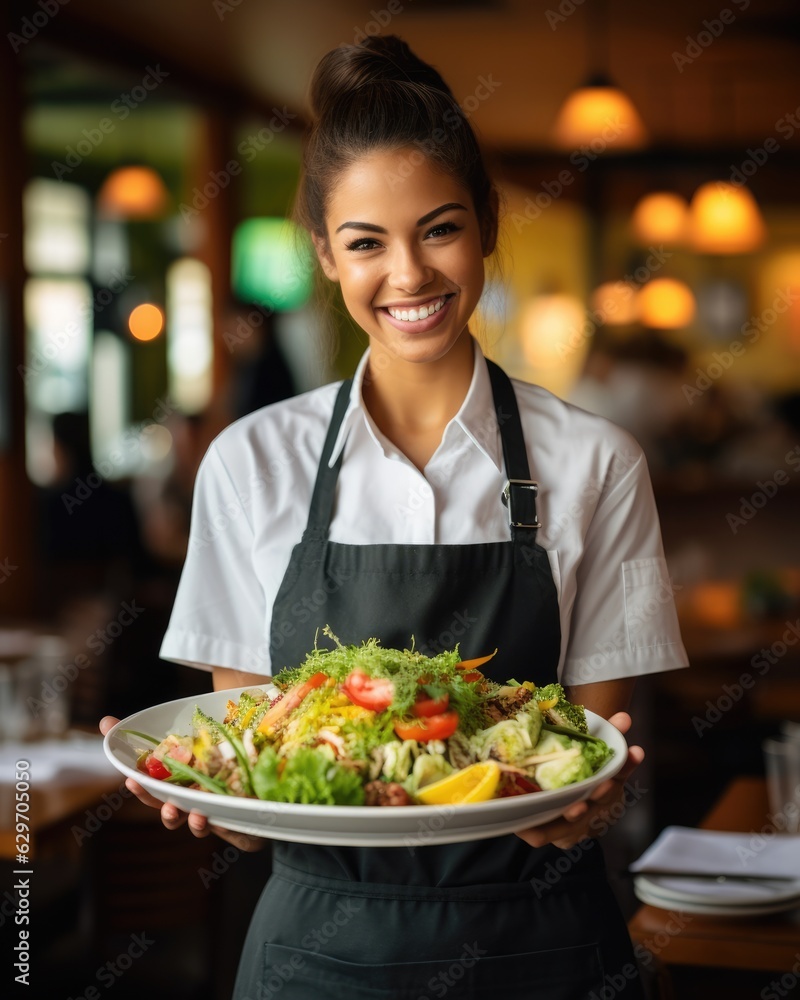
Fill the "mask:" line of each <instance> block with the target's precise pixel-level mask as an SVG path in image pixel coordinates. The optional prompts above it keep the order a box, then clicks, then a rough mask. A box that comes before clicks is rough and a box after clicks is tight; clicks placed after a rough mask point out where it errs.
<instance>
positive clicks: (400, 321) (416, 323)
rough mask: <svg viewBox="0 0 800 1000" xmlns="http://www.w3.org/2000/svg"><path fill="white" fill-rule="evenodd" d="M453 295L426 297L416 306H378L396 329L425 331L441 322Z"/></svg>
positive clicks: (448, 308)
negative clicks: (424, 300)
mask: <svg viewBox="0 0 800 1000" xmlns="http://www.w3.org/2000/svg"><path fill="white" fill-rule="evenodd" d="M454 295H455V293H454V292H450V293H448V294H446V295H439V296H436V297H434V298H431V299H428V301H427V302H421V303H420V304H419V305H417V306H409V307H407V308H402V307H399V306H388V307H387V306H380V307H379V311H380V312H382V313H383V315H384V316H385V317H386V319H387V321H388V322H389V323H391V325H392V326H393V327H395V328H396V329H398V330H403V331H404V332H409V333H425V332H426V331H427V330H430V329H432V328H433V327H435V326H438V324H439V323H441V321H442V320H443V319H444V317H445V316H446V314H447V313H448V312H449V311H450V303H451V301H452V300H453V298H454Z"/></svg>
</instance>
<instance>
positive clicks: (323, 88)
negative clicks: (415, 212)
mask: <svg viewBox="0 0 800 1000" xmlns="http://www.w3.org/2000/svg"><path fill="white" fill-rule="evenodd" d="M311 108H312V114H313V120H312V124H311V131H310V134H309V136H308V140H307V142H306V146H305V150H304V155H303V171H302V175H301V178H300V184H299V187H298V192H297V199H296V202H295V218H296V220H297V221H298V222H299V223H300V224H301V225H302V226H304V227H305V228H306V229H307V230H308V231H309V232H311V233H313V234H314V235H316V236H319V237H322V238H323V239H326V238H327V233H326V229H325V210H326V206H327V200H328V197H329V196H330V192H331V190H332V188H333V186H334V185H335V182H336V179H337V178H338V176H339V175H340V174H341V172H342V171H343V170H345V169H347V168H348V167H349V166H351V165H352V164H353V163H355V162H357V161H358V160H359V159H361V158H362V157H363V156H365V155H367V154H369V153H372V152H375V151H376V150H392V149H401V148H405V147H414V148H416V149H418V150H419V151H420V152H421V153H422V154H423V155H424V156H425V157H427V158H428V159H429V160H430V161H431V162H432V163H433V164H435V165H436V166H437V167H438V168H440V169H441V170H443V171H444V172H446V173H448V174H450V175H451V176H452V177H454V178H456V179H457V180H458V181H459V182H460V183H461V184H462V185H463V186H464V187H465V188H466V189H467V190H468V191H469V192H470V194H471V195H472V200H473V204H474V206H475V210H476V212H477V215H478V219H479V220H480V222H481V227H482V229H483V231H484V234H485V238H486V239H487V240H488V241H489V242H492V243H493V242H494V240H493V234H494V232H495V231H496V226H497V207H496V205H497V200H496V197H495V195H494V188H493V185H492V181H491V179H490V177H489V175H488V172H487V170H486V166H485V164H484V161H483V156H482V154H481V150H480V147H479V145H478V141H477V138H476V136H475V133H474V131H473V129H472V126H471V125H470V123H469V120H468V119H467V117H466V116H465V115H464V112H463V111H462V110H461V108H460V106H459V104H458V102H457V101H456V100H455V98H454V97H453V94H452V92H451V90H450V88H449V87H448V86H447V84H446V83H445V82H444V80H443V79H442V77H441V76H440V75H439V73H438V72H437V71H436V70H435V69H434V68H433V67H432V66H429V65H428V63H426V62H423V61H422V60H421V59H419V58H418V57H417V56H415V55H414V53H413V52H412V51H411V49H410V48H409V47H408V45H407V44H406V43H405V42H404V41H403V40H402V39H401V38H398V37H397V36H396V35H377V36H373V37H370V38H368V39H367V40H366V41H364V42H362V43H361V44H358V45H340V46H339V47H338V48H335V49H332V50H331V51H330V52H328V53H327V54H326V55H325V56H323V58H322V59H321V60H320V62H319V64H318V65H317V68H316V70H315V71H314V76H313V77H312V80H311Z"/></svg>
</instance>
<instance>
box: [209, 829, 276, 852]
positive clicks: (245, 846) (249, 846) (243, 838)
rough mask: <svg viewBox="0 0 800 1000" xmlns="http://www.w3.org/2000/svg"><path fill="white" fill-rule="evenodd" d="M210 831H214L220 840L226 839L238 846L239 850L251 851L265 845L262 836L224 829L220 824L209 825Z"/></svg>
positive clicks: (262, 847) (258, 849) (259, 849)
mask: <svg viewBox="0 0 800 1000" xmlns="http://www.w3.org/2000/svg"><path fill="white" fill-rule="evenodd" d="M208 829H209V830H210V831H212V832H213V833H215V834H216V835H217V836H218V837H221V838H222V840H227V841H228V843H229V844H233V846H234V847H238V849H239V850H240V851H247V852H248V853H253V852H255V851H261V850H263V849H264V847H265V846H266V841H265V840H264V839H263V838H262V837H251V836H249V834H246V833H239V832H238V831H237V830H226V829H225V828H224V827H221V826H209V828H208Z"/></svg>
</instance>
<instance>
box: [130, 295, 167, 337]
mask: <svg viewBox="0 0 800 1000" xmlns="http://www.w3.org/2000/svg"><path fill="white" fill-rule="evenodd" d="M128 329H129V330H130V331H131V336H132V337H134V338H135V339H136V340H154V339H155V338H156V337H157V336H158V335H159V333H161V331H162V330H163V329H164V314H163V313H162V312H161V310H160V309H159V308H158V306H154V305H152V304H151V303H150V302H143V303H142V304H141V305H140V306H136V308H135V309H133V310H132V312H131V314H130V316H129V317H128Z"/></svg>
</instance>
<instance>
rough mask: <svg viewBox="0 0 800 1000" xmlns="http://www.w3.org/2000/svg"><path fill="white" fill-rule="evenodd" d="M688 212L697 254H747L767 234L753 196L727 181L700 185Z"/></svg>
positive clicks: (758, 244)
mask: <svg viewBox="0 0 800 1000" xmlns="http://www.w3.org/2000/svg"><path fill="white" fill-rule="evenodd" d="M689 211H690V219H689V222H690V234H691V242H692V246H693V247H694V249H695V250H697V251H698V252H700V253H714V254H727V253H748V252H749V251H751V250H755V249H756V248H757V247H759V246H760V245H761V244H762V243H763V242H764V239H765V237H766V227H765V225H764V220H763V218H762V217H761V212H760V211H759V208H758V205H757V204H756V201H755V198H754V197H753V196H752V194H750V192H749V191H748V190H747V188H744V187H738V186H737V185H736V184H731V183H729V182H728V181H709V182H708V184H703V185H702V186H701V187H699V188H698V189H697V191H695V193H694V197H693V198H692V203H691V205H690V209H689Z"/></svg>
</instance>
